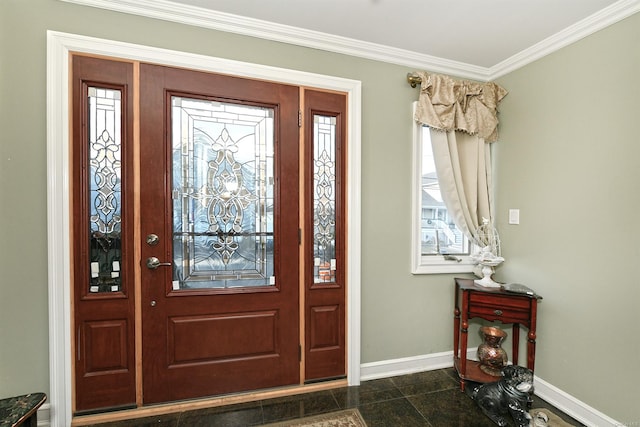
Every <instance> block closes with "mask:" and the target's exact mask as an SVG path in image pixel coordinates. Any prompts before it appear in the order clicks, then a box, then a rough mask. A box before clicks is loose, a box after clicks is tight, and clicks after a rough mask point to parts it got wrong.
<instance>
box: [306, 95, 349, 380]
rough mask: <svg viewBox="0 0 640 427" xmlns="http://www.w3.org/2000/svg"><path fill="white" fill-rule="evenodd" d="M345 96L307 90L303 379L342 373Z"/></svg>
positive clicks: (334, 376)
mask: <svg viewBox="0 0 640 427" xmlns="http://www.w3.org/2000/svg"><path fill="white" fill-rule="evenodd" d="M346 99H347V98H346V95H345V94H339V93H327V92H321V91H315V90H309V89H307V90H305V98H304V105H305V129H306V131H305V189H306V190H305V192H306V199H305V208H306V209H305V219H304V223H305V230H306V231H305V236H306V238H307V240H306V242H305V243H306V246H305V247H306V253H305V274H304V277H305V279H304V281H305V283H304V285H305V305H306V307H305V312H306V316H305V318H306V319H305V337H306V341H305V342H306V344H305V380H306V381H317V380H321V379H330V378H337V377H343V376H345V375H346V341H345V324H346V311H345V299H346V282H345V267H346V263H345V260H346V245H345V235H346V233H345V227H344V224H345V221H346V211H345V188H346V186H345V181H344V177H345V176H346V172H345V164H346V160H345V159H346V157H345V155H346V140H345V135H346V123H347V120H346V111H347V110H346Z"/></svg>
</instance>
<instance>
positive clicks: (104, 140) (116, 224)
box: [88, 87, 122, 293]
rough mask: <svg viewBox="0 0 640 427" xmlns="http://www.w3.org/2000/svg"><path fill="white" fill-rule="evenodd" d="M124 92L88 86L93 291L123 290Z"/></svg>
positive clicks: (90, 246) (90, 252)
mask: <svg viewBox="0 0 640 427" xmlns="http://www.w3.org/2000/svg"><path fill="white" fill-rule="evenodd" d="M120 98H121V93H120V91H119V90H112V89H104V88H98V87H89V88H88V101H89V102H88V107H89V108H88V110H89V111H88V113H89V120H88V122H89V126H88V132H89V135H88V136H89V138H88V141H89V257H90V261H89V262H90V270H89V271H90V276H91V277H90V278H89V292H91V293H98V292H118V291H120V290H121V280H122V277H121V269H120V261H121V256H122V254H121V236H120V234H121V222H122V221H121V206H122V197H121V196H122V195H121V154H122V153H121V147H122V144H121V141H120V139H121V136H120V135H121V126H122V124H121V120H122V119H121V100H120Z"/></svg>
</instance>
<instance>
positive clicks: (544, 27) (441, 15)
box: [63, 0, 640, 79]
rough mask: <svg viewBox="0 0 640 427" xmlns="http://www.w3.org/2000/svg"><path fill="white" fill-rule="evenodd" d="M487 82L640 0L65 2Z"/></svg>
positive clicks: (635, 7) (639, 7)
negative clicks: (485, 80)
mask: <svg viewBox="0 0 640 427" xmlns="http://www.w3.org/2000/svg"><path fill="white" fill-rule="evenodd" d="M63 1H69V2H75V3H81V4H85V5H90V6H96V7H102V8H107V9H113V10H120V11H124V12H128V13H136V14H140V15H147V16H152V17H155V18H160V19H167V20H173V21H177V22H183V23H188V24H193V25H200V26H205V27H210V28H215V29H219V30H223V31H230V32H236V33H241V34H247V35H251V36H257V37H263V38H267V39H272V40H278V41H284V42H288V43H294V44H299V45H303V46H310V47H314V48H319V49H324V50H331V51H336V52H339V53H346V54H349V55H356V56H362V57H368V58H371V59H376V60H383V61H387V62H393V63H398V64H403V65H410V66H416V67H421V68H424V69H428V70H431V71H440V72H441V71H446V72H452V73H453V74H458V75H466V76H469V77H472V78H480V79H487V78H491V77H495V76H496V75H500V74H504V73H506V72H508V71H511V70H512V69H515V68H518V67H519V66H522V65H524V63H528V62H531V61H533V60H535V59H537V58H539V57H541V56H544V55H546V54H548V53H550V52H552V51H554V50H557V49H558V48H560V47H563V46H566V45H567V44H569V43H572V42H574V41H576V40H579V39H580V38H583V37H585V36H587V35H589V34H591V33H593V32H595V31H597V30H599V29H602V28H604V27H606V26H608V25H611V24H613V23H615V22H617V21H619V20H620V19H624V18H625V17H627V16H630V15H631V14H633V13H636V12H638V11H640V0H171V1H169V0H63Z"/></svg>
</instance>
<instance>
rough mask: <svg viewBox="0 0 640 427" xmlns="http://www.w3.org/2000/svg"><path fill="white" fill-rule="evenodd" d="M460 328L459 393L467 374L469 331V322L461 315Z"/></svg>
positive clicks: (462, 389)
mask: <svg viewBox="0 0 640 427" xmlns="http://www.w3.org/2000/svg"><path fill="white" fill-rule="evenodd" d="M462 317H463V319H462V327H461V328H460V333H461V336H460V372H459V373H458V374H459V375H460V391H464V386H465V384H464V383H465V380H464V377H465V375H466V373H467V338H468V331H469V322H468V321H467V316H465V315H464V314H463V315H462Z"/></svg>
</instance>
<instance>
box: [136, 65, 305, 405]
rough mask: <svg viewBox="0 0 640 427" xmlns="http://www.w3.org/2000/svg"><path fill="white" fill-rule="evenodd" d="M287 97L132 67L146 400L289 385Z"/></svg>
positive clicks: (294, 215)
mask: <svg viewBox="0 0 640 427" xmlns="http://www.w3.org/2000/svg"><path fill="white" fill-rule="evenodd" d="M298 98H299V89H298V88H297V87H294V86H287V85H281V84H275V83H269V82H261V81H255V80H247V79H242V78H237V77H228V76H222V75H215V74H210V73H203V72H197V71H188V70H182V69H175V68H169V67H163V66H157V65H147V64H141V66H140V223H141V230H140V232H141V239H142V243H141V264H142V265H141V304H142V365H143V368H142V375H143V394H144V396H143V401H144V403H145V404H149V403H156V402H166V401H174V400H179V399H187V398H193V397H203V396H209V395H219V394H224V393H230V392H235V391H246V390H254V389H261V388H267V387H274V386H282V385H290V384H297V383H299V381H300V379H299V369H300V368H299V351H300V349H299V342H300V341H299V329H300V328H299V324H300V322H299V286H298V281H299V273H298V268H299V267H298V264H299V241H298V240H299V234H298V233H299V231H298V223H299V218H298V216H299V192H298V188H299V184H298V182H299V172H298V169H299V149H298V139H299V136H298V133H299V131H298V102H299V99H298Z"/></svg>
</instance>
